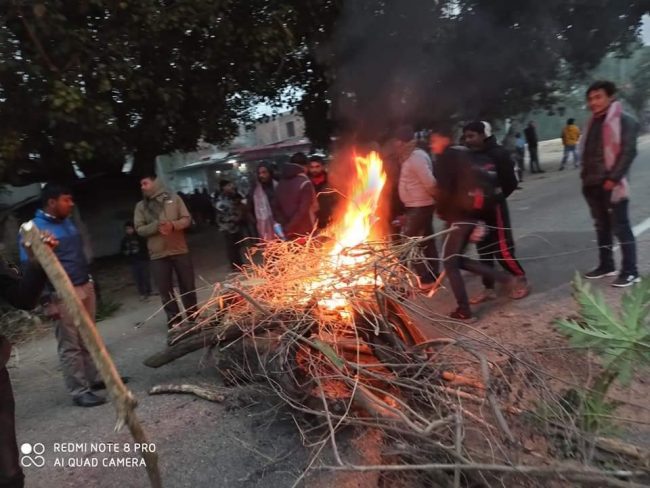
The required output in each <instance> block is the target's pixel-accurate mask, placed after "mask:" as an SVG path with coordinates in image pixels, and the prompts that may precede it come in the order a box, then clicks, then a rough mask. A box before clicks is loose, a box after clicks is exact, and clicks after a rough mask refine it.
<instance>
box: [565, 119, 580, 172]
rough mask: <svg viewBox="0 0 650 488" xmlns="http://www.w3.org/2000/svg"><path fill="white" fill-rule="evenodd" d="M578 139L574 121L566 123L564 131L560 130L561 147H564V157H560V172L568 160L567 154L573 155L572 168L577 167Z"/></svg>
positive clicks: (578, 133)
mask: <svg viewBox="0 0 650 488" xmlns="http://www.w3.org/2000/svg"><path fill="white" fill-rule="evenodd" d="M579 139H580V129H579V128H578V126H577V125H576V124H575V123H574V119H569V120H567V121H566V125H565V126H564V129H562V145H563V146H564V155H563V156H562V163H561V164H560V171H562V170H563V169H564V165H565V164H566V162H567V160H568V159H569V154H571V155H573V167H574V168H577V167H578V152H577V147H578V140H579Z"/></svg>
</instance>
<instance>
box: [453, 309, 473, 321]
mask: <svg viewBox="0 0 650 488" xmlns="http://www.w3.org/2000/svg"><path fill="white" fill-rule="evenodd" d="M449 317H450V318H452V319H454V320H470V319H471V318H472V312H471V311H470V310H466V309H462V308H460V307H458V308H457V309H456V310H454V311H453V312H451V313H450V314H449Z"/></svg>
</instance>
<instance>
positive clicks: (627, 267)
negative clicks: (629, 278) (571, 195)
mask: <svg viewBox="0 0 650 488" xmlns="http://www.w3.org/2000/svg"><path fill="white" fill-rule="evenodd" d="M582 192H583V194H584V196H585V199H586V200H587V203H588V204H589V210H590V211H591V216H592V217H593V219H594V226H595V227H596V236H597V239H598V249H599V253H600V266H601V267H603V268H606V269H616V266H615V265H614V249H613V244H614V239H613V236H612V234H614V235H615V236H616V238H617V239H618V242H619V244H620V246H621V254H622V255H623V264H622V267H621V273H623V274H631V275H636V274H637V273H638V271H637V267H636V242H635V239H634V234H633V233H632V227H631V226H630V219H629V217H628V211H627V208H628V204H629V200H621V201H620V202H616V203H612V200H611V197H612V193H611V192H609V191H606V190H605V189H604V188H603V187H602V186H586V187H584V188H583V189H582Z"/></svg>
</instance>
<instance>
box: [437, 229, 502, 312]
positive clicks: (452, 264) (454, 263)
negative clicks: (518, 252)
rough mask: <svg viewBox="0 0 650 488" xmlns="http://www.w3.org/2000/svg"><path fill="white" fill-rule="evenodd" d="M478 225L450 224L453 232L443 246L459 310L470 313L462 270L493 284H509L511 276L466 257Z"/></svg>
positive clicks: (448, 274)
mask: <svg viewBox="0 0 650 488" xmlns="http://www.w3.org/2000/svg"><path fill="white" fill-rule="evenodd" d="M475 227H476V224H474V223H471V222H457V223H453V222H450V223H449V228H451V231H450V232H448V233H447V234H445V240H444V242H443V245H442V256H443V263H444V267H445V272H446V273H447V279H448V280H449V285H450V286H451V291H452V292H453V294H454V297H455V298H456V303H457V304H458V308H460V309H462V310H465V311H469V309H470V308H469V298H468V297H467V290H466V288H465V281H464V280H463V276H462V275H461V273H460V270H461V269H464V270H466V271H469V272H470V273H474V274H478V275H481V276H483V279H484V280H485V279H489V280H490V281H491V282H492V283H494V282H495V281H498V282H500V283H508V281H509V280H510V279H511V277H510V275H509V274H507V273H504V272H502V271H497V270H496V269H494V267H493V266H488V265H486V264H485V263H482V262H480V261H476V260H474V259H470V258H468V257H465V256H464V252H465V249H466V248H467V244H468V243H469V238H470V236H471V235H472V231H473V230H474V228H475Z"/></svg>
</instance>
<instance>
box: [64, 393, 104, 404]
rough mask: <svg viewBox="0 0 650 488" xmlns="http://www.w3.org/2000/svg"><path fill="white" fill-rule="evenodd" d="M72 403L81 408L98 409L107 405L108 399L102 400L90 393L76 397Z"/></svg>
mask: <svg viewBox="0 0 650 488" xmlns="http://www.w3.org/2000/svg"><path fill="white" fill-rule="evenodd" d="M72 401H73V402H74V404H75V405H77V406H79V407H97V406H99V405H103V404H104V403H106V398H102V397H100V396H97V395H95V394H94V393H92V392H90V391H88V392H86V393H82V394H81V395H78V396H76V397H74V398H73V399H72Z"/></svg>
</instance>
